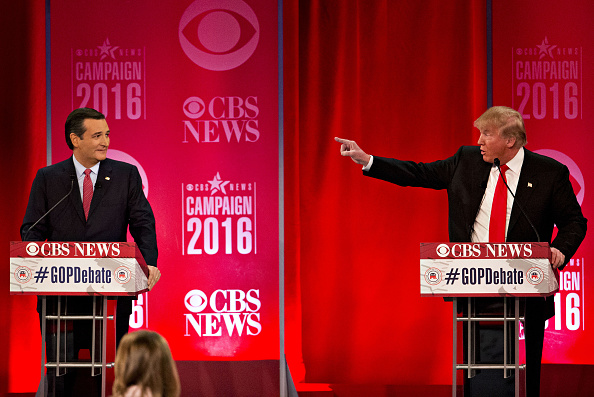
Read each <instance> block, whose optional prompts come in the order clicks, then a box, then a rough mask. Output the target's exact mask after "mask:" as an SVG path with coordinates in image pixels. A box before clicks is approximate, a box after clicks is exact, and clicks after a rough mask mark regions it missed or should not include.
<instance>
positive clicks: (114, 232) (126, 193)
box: [21, 158, 158, 266]
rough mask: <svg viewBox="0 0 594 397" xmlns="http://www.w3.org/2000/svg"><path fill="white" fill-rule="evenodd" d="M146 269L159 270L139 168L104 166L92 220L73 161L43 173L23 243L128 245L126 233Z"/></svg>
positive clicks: (37, 178) (36, 183)
mask: <svg viewBox="0 0 594 397" xmlns="http://www.w3.org/2000/svg"><path fill="white" fill-rule="evenodd" d="M70 189H72V192H71V193H70V194H69V195H68V197H67V198H66V199H65V200H64V201H63V202H62V203H60V205H58V206H57V207H56V208H54V210H53V211H52V212H51V213H50V214H49V215H47V216H46V217H45V218H44V219H43V220H42V221H41V222H39V223H38V224H37V225H36V226H35V227H34V228H33V229H31V230H30V231H29V232H28V233H27V230H28V229H29V227H31V225H33V224H34V223H35V222H36V221H37V220H38V219H39V218H41V216H42V215H43V214H44V213H46V212H47V211H48V210H49V209H50V208H51V207H52V206H53V205H54V204H56V203H57V202H58V201H59V200H60V199H61V198H62V197H64V196H65V195H66V194H68V191H70ZM128 226H129V227H130V234H132V237H134V241H135V242H136V244H137V245H138V247H139V249H140V252H141V253H142V255H143V257H144V259H145V261H146V263H147V265H151V266H157V256H158V250H157V237H156V232H155V217H154V215H153V211H152V209H151V206H150V204H149V202H148V201H147V199H146V197H145V195H144V192H143V190H142V180H141V178H140V174H139V173H138V170H137V168H136V167H135V166H133V165H131V164H128V163H124V162H121V161H115V160H111V159H105V160H103V161H101V164H100V166H99V173H98V175H97V182H96V184H95V191H94V193H93V200H92V201H91V208H90V210H89V218H88V220H85V215H84V211H83V205H82V200H81V195H80V189H79V187H78V183H77V178H76V171H75V168H74V162H73V160H72V158H68V159H67V160H64V161H62V162H60V163H57V164H54V165H50V166H48V167H45V168H41V169H40V170H39V171H38V172H37V175H36V176H35V180H34V181H33V185H32V187H31V194H30V196H29V203H28V205H27V211H26V213H25V218H24V219H23V225H22V226H21V237H22V238H23V240H25V239H26V240H28V241H45V240H48V241H107V242H112V241H113V242H115V241H122V242H124V241H126V237H127V229H128Z"/></svg>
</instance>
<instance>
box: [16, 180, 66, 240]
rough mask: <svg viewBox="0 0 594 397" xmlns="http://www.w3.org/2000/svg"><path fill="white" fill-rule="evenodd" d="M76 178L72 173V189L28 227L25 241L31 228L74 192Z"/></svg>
mask: <svg viewBox="0 0 594 397" xmlns="http://www.w3.org/2000/svg"><path fill="white" fill-rule="evenodd" d="M75 179H76V175H74V174H70V190H69V191H68V193H66V195H65V196H64V197H62V198H61V199H60V201H58V202H57V203H56V204H54V206H53V207H52V208H50V209H49V210H48V211H47V212H46V213H45V214H43V215H42V216H41V218H39V219H38V220H37V222H35V223H34V224H32V225H31V227H30V228H29V229H27V231H26V232H25V236H24V237H23V241H27V236H28V235H29V232H30V231H31V229H33V228H34V227H35V226H37V224H38V223H39V222H41V220H42V219H43V218H45V217H46V216H48V215H49V213H50V212H52V211H53V210H54V208H56V207H57V206H58V204H60V203H61V202H62V201H64V200H66V197H68V196H70V193H72V189H73V188H74V180H75Z"/></svg>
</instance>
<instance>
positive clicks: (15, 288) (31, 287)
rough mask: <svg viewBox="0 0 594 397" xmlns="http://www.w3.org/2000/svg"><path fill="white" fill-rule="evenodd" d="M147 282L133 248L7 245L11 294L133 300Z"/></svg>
mask: <svg viewBox="0 0 594 397" xmlns="http://www.w3.org/2000/svg"><path fill="white" fill-rule="evenodd" d="M147 277H148V268H147V265H146V264H145V262H144V258H143V257H142V254H141V253H140V251H139V249H138V247H137V246H136V244H134V243H103V242H92V243H90V242H54V241H53V242H47V241H45V242H44V241H39V242H34V241H33V242H31V241H13V242H11V243H10V293H11V294H13V295H14V294H23V295H105V296H118V295H137V294H139V293H142V292H145V291H148V283H147Z"/></svg>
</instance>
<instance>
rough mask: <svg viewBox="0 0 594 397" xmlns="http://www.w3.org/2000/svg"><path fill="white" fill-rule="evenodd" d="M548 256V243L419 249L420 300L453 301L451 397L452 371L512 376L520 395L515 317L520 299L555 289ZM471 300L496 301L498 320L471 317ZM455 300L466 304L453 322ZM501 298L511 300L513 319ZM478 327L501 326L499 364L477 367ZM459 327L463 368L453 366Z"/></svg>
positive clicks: (447, 245) (433, 245)
mask: <svg viewBox="0 0 594 397" xmlns="http://www.w3.org/2000/svg"><path fill="white" fill-rule="evenodd" d="M550 255H551V254H550V248H549V245H548V243H421V255H420V258H421V296H441V297H451V298H452V299H453V321H452V323H453V364H452V396H454V397H455V396H456V371H457V370H460V369H465V370H467V371H468V378H471V377H473V376H474V375H475V371H476V370H480V369H501V370H503V376H504V377H508V376H509V375H508V374H509V371H511V370H513V371H514V373H515V395H516V396H519V395H520V384H519V379H520V369H525V365H520V362H519V361H520V359H519V323H520V321H522V320H523V319H524V318H523V315H521V313H520V303H521V302H520V299H523V298H525V297H539V296H540V297H545V296H549V295H552V294H554V293H555V292H556V291H557V290H558V289H559V283H558V279H557V274H556V272H555V271H553V269H552V268H551V265H550V261H549V259H550ZM474 297H501V298H502V299H503V302H504V309H503V315H502V316H500V317H495V316H485V315H483V314H481V313H476V310H475V307H474V302H473V298H474ZM458 298H467V306H466V307H465V309H466V310H465V313H466V315H465V316H462V317H458ZM505 298H513V302H514V303H513V314H512V313H511V312H512V311H511V310H510V308H508V303H507V302H508V299H505ZM479 322H503V324H504V327H503V330H504V331H503V332H504V351H503V357H504V359H503V362H502V363H499V364H478V363H476V361H475V354H474V353H475V341H476V336H477V335H476V334H475V333H476V331H477V323H479ZM458 323H466V324H465V326H466V327H467V328H466V329H467V335H468V345H467V360H466V361H467V363H466V364H458V359H457V327H458ZM512 328H513V330H515V331H512ZM509 332H514V342H515V343H514V345H515V346H514V347H515V349H514V351H515V357H514V360H513V362H508V361H509V360H510V357H508V356H509V352H510V351H511V346H509V345H508V333H509Z"/></svg>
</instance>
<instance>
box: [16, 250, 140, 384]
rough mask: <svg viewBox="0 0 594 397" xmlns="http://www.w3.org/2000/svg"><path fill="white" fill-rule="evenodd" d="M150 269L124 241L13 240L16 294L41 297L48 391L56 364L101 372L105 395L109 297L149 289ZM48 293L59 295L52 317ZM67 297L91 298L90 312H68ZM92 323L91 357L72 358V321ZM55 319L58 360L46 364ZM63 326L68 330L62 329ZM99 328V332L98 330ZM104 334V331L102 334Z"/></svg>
mask: <svg viewBox="0 0 594 397" xmlns="http://www.w3.org/2000/svg"><path fill="white" fill-rule="evenodd" d="M147 281H148V268H147V265H146V263H145V262H144V259H143V257H142V255H141V253H140V251H139V249H138V247H137V246H136V244H134V243H123V242H111V243H104V242H53V241H52V242H48V241H46V242H43V241H40V242H28V241H14V242H11V243H10V293H11V295H38V296H40V297H41V306H42V307H41V334H42V335H41V343H42V347H41V380H42V381H41V384H42V392H43V395H46V394H45V393H46V390H45V382H44V381H43V379H44V375H45V368H54V369H55V373H56V377H58V376H62V375H64V374H65V373H66V371H67V370H68V368H90V369H91V375H92V376H98V375H99V374H101V393H102V396H105V379H106V377H105V370H106V368H112V367H113V363H107V362H106V360H107V357H106V338H107V320H113V316H107V299H108V298H109V297H117V296H137V295H138V294H140V293H142V292H145V291H147V290H148V284H147ZM47 296H57V297H58V298H57V303H56V306H57V307H56V313H55V314H52V315H47V302H46V301H47ZM66 296H91V297H92V298H93V299H92V300H93V307H92V308H90V309H92V310H91V314H90V315H68V314H67V312H66V310H67V309H66V307H64V306H65V305H63V303H62V300H63V298H64V297H66ZM80 320H86V321H89V320H91V321H92V335H91V360H90V361H89V362H73V361H68V357H69V356H70V355H69V354H68V353H69V352H68V349H67V346H66V345H67V343H66V327H65V326H64V324H65V323H66V322H67V321H80ZM48 321H51V322H54V323H55V330H56V337H55V342H56V344H55V352H56V354H55V358H56V360H55V361H52V362H47V363H45V355H46V331H47V322H48ZM63 328H64V330H65V331H64V332H62V329H63ZM97 330H98V332H97ZM98 334H99V335H98Z"/></svg>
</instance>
